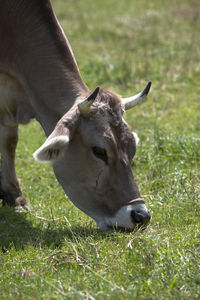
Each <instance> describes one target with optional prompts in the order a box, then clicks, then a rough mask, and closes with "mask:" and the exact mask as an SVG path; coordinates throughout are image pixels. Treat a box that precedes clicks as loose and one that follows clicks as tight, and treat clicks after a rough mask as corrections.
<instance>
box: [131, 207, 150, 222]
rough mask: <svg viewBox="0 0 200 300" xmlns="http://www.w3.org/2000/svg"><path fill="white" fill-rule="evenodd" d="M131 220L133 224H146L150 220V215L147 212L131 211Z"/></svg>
mask: <svg viewBox="0 0 200 300" xmlns="http://www.w3.org/2000/svg"><path fill="white" fill-rule="evenodd" d="M131 218H132V221H133V223H136V224H141V225H142V224H147V223H148V222H149V220H150V219H151V216H150V213H149V212H148V211H147V212H146V211H145V212H143V211H137V210H132V211H131Z"/></svg>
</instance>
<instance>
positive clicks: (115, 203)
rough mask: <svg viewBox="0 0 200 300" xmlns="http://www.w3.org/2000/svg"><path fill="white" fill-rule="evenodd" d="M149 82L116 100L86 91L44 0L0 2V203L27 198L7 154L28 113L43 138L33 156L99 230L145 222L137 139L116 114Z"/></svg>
mask: <svg viewBox="0 0 200 300" xmlns="http://www.w3.org/2000/svg"><path fill="white" fill-rule="evenodd" d="M150 86H151V82H149V83H148V84H147V86H146V88H145V89H144V90H143V91H142V92H141V93H139V94H137V95H136V96H133V97H130V98H124V99H123V98H121V97H120V96H119V95H117V94H116V93H114V92H113V91H111V90H105V89H103V88H100V87H97V88H95V89H94V90H93V91H90V90H89V88H88V87H87V86H86V84H85V83H84V82H83V80H82V78H81V75H80V72H79V69H78V66H77V63H76V60H75V58H74V55H73V52H72V49H71V47H70V45H69V42H68V40H67V38H66V36H65V34H64V32H63V30H62V28H61V26H60V24H59V22H58V20H57V18H56V16H55V14H54V12H53V9H52V6H51V3H50V1H49V0H42V1H41V0H28V1H27V0H6V1H0V152H1V186H0V197H1V199H2V200H3V201H2V204H3V205H10V206H17V205H19V206H24V205H26V204H27V202H26V199H25V198H24V196H23V194H22V192H21V189H20V186H19V183H18V180H17V176H16V171H15V164H14V163H15V162H14V161H15V151H16V146H17V141H18V125H19V124H27V123H28V122H29V121H30V120H31V119H32V118H35V119H36V120H37V121H38V122H39V123H40V125H41V127H42V128H43V130H44V133H45V135H46V137H47V139H46V141H45V142H44V144H43V145H42V146H41V147H40V148H39V149H38V150H37V151H35V153H34V158H35V159H36V160H38V161H40V162H51V163H52V166H53V170H54V173H55V176H56V178H57V180H58V182H59V183H60V184H61V186H62V187H63V189H64V191H65V193H66V195H67V196H68V197H69V198H70V200H71V201H72V202H73V203H74V205H75V206H76V207H78V208H79V209H80V210H82V211H83V212H84V213H86V214H87V215H88V216H90V217H91V218H93V219H94V220H95V221H96V223H97V225H98V226H99V228H100V229H102V230H108V229H109V228H116V227H117V228H124V229H128V230H134V228H138V227H146V225H147V224H148V222H149V220H150V213H149V211H148V209H147V207H146V205H145V202H144V199H143V198H142V197H141V195H140V192H139V189H138V187H137V185H136V183H135V181H134V178H133V174H132V169H131V160H132V158H133V156H134V155H135V152H136V144H137V140H138V139H137V136H136V134H133V133H132V131H131V130H130V128H129V126H128V125H127V123H126V122H125V120H124V118H123V113H124V111H125V110H127V109H130V108H132V107H133V106H135V105H136V104H137V103H139V102H140V101H141V100H142V99H143V98H144V97H145V96H146V95H147V94H148V92H149V89H150ZM31 134H33V133H31Z"/></svg>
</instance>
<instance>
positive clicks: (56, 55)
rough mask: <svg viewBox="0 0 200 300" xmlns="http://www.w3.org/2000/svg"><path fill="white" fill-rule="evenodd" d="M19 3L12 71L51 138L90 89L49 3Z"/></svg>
mask: <svg viewBox="0 0 200 300" xmlns="http://www.w3.org/2000/svg"><path fill="white" fill-rule="evenodd" d="M18 3H19V5H17V6H16V9H15V13H16V16H17V13H19V15H20V18H19V16H18V18H17V19H16V22H14V21H12V22H13V23H12V24H14V26H13V27H12V28H11V31H12V33H13V37H14V38H13V40H12V42H11V43H13V45H14V49H15V53H10V60H11V61H13V62H12V67H11V69H12V70H13V72H14V73H16V74H17V76H18V77H19V79H20V81H21V83H22V85H23V86H24V87H25V90H26V92H27V93H28V96H29V99H30V102H31V106H32V107H33V109H34V112H35V116H36V118H37V119H38V121H39V122H40V124H41V125H42V127H43V129H44V131H45V133H46V135H49V134H50V133H51V131H52V130H53V128H54V127H55V124H56V123H57V121H58V120H59V119H60V118H61V117H62V116H63V115H64V113H66V112H67V111H68V110H69V109H70V107H71V106H72V105H73V104H74V102H75V100H76V99H77V97H78V96H80V95H81V96H83V95H84V94H86V93H87V92H88V88H87V87H86V85H85V84H84V82H83V80H82V78H81V76H80V73H79V70H78V67H77V64H76V61H75V59H74V56H73V53H72V51H71V48H70V45H69V43H68V41H67V39H66V37H65V35H64V33H63V31H62V29H61V27H60V26H59V24H58V22H57V20H56V18H55V16H54V14H53V12H52V9H51V5H50V3H49V1H35V0H34V1H33V0H29V1H27V0H26V1H23V0H21V1H19V2H18ZM20 5H21V7H20ZM17 10H19V12H17ZM13 18H14V16H12V19H13ZM8 34H9V32H8ZM9 42H10V41H9ZM12 49H13V48H12ZM7 54H8V53H7ZM7 57H9V55H7ZM9 63H10V62H9Z"/></svg>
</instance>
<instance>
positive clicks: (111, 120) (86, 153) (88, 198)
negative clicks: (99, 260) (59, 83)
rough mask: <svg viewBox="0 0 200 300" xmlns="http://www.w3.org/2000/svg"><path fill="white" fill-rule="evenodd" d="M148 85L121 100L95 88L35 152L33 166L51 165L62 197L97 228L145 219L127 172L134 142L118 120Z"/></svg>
mask: <svg viewBox="0 0 200 300" xmlns="http://www.w3.org/2000/svg"><path fill="white" fill-rule="evenodd" d="M150 85H151V83H149V84H148V85H147V87H146V88H145V90H144V91H143V92H141V93H140V94H138V95H136V96H134V97H130V98H126V99H121V98H120V97H119V96H118V95H116V94H115V93H113V92H111V91H105V90H102V89H99V88H96V89H95V91H94V92H93V93H91V94H90V95H89V96H88V97H87V99H85V100H82V101H81V102H78V103H76V104H75V105H74V106H73V107H72V109H71V110H70V111H68V112H67V113H66V114H65V115H64V116H63V118H62V119H61V120H60V121H59V122H58V124H57V126H56V127H55V129H54V131H53V132H52V134H51V135H50V136H49V137H48V138H47V140H46V142H45V143H44V144H43V145H42V146H41V147H40V148H39V149H38V150H37V151H36V152H35V153H34V157H35V158H36V159H37V160H38V161H42V162H49V161H52V162H53V168H54V172H55V174H56V177H57V179H58V181H59V182H60V184H61V185H62V187H63V189H64V190H65V192H66V194H67V195H68V196H69V198H70V199H71V200H72V202H73V203H74V204H75V205H76V206H77V207H78V208H79V209H81V210H82V211H84V212H85V213H86V214H87V215H89V216H90V217H92V218H93V219H94V220H95V221H96V222H97V224H98V225H99V227H100V228H101V229H107V228H109V227H115V226H116V227H122V228H127V229H134V228H135V227H136V226H145V225H146V224H147V223H148V222H149V220H150V214H149V211H148V210H147V208H146V206H145V203H144V200H143V199H142V198H141V196H140V192H139V190H138V187H137V185H136V183H135V181H134V178H133V175H132V170H131V160H132V158H133V156H134V155H135V152H136V144H137V140H138V139H137V136H136V135H135V134H133V133H132V132H131V130H130V128H129V127H128V125H127V123H126V122H125V121H124V119H123V117H122V116H123V112H124V110H126V109H129V108H131V107H133V106H135V105H136V104H137V103H138V102H140V101H141V99H142V98H144V96H146V95H147V94H148V91H149V89H150Z"/></svg>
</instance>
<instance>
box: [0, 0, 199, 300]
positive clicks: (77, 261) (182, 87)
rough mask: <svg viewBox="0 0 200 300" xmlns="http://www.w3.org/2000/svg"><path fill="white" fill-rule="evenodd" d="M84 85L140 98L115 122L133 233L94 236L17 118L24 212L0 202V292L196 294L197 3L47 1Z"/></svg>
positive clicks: (34, 132)
mask: <svg viewBox="0 0 200 300" xmlns="http://www.w3.org/2000/svg"><path fill="white" fill-rule="evenodd" d="M52 4H53V7H54V10H55V12H56V15H57V17H58V19H59V21H60V23H61V25H62V27H63V29H64V31H65V33H66V35H67V37H68V39H69V41H70V44H71V46H72V49H73V51H74V54H75V57H76V60H77V63H78V65H79V68H80V72H81V74H82V76H83V78H84V80H85V82H86V83H87V85H88V86H89V87H90V88H91V89H94V88H95V87H96V86H97V85H100V86H102V87H104V88H111V89H113V90H115V91H116V92H117V93H119V94H121V95H123V96H124V97H125V96H127V97H128V96H130V95H132V94H136V93H137V92H139V91H140V90H142V89H143V88H144V87H145V84H146V83H147V82H148V81H149V80H151V81H152V89H151V92H150V94H149V96H148V99H147V100H146V101H145V102H144V103H142V104H141V105H139V106H137V107H135V108H134V109H132V110H130V111H128V112H127V113H126V114H125V119H126V121H127V122H128V123H129V125H130V127H131V129H132V130H134V131H136V132H137V133H138V135H139V137H140V143H139V145H138V148H137V153H136V156H135V158H134V160H133V163H132V168H133V174H134V177H135V180H136V182H137V184H138V185H139V188H140V191H141V194H142V195H143V196H144V198H145V200H146V203H147V206H148V208H149V210H150V212H151V215H152V219H151V222H150V225H149V226H148V228H147V229H146V230H145V231H138V232H132V233H122V232H117V231H113V232H109V233H102V232H101V231H100V230H99V229H98V228H97V226H96V223H95V222H94V221H93V220H92V219H90V218H89V217H88V216H86V215H85V214H83V213H82V212H81V211H79V210H78V209H77V208H76V207H74V206H73V204H72V203H71V202H70V201H69V200H68V199H67V198H66V196H65V194H64V192H63V190H62V188H61V187H60V186H59V184H58V183H57V181H56V179H55V176H54V174H53V171H52V168H51V166H50V165H46V164H38V163H37V162H35V161H34V159H33V157H32V153H33V152H34V151H35V150H36V149H37V148H38V147H39V146H40V145H41V144H42V143H43V142H44V140H45V136H44V133H43V131H42V129H41V127H40V126H39V124H38V123H37V122H36V121H32V122H31V123H30V124H29V125H27V126H21V127H20V134H19V136H20V139H19V144H18V147H17V154H16V167H17V173H18V177H19V179H20V184H21V188H22V191H23V193H24V195H25V197H26V198H27V199H28V201H29V205H30V208H31V210H30V211H26V210H22V211H15V210H13V209H10V208H8V207H3V208H2V207H1V208H0V287H1V288H0V299H20V300H21V299H26V300H27V299H56V300H60V299H91V300H92V299H95V300H96V299H97V300H99V299H104V300H105V299H120V300H121V299H139V300H143V299H146V300H150V299H152V300H154V299H158V300H161V299H173V300H174V299H177V300H179V299H181V300H182V299H200V84H199V78H200V38H199V34H200V6H199V0H190V1H187V0H168V1H161V0H152V1H147V0H140V1H136V0H124V1H118V0H109V1H108V0H95V1H92V0H68V1H64V0H56V1H55V0H54V1H52Z"/></svg>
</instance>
